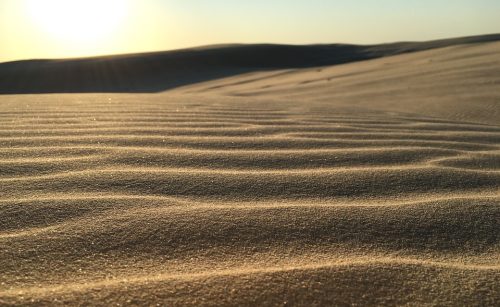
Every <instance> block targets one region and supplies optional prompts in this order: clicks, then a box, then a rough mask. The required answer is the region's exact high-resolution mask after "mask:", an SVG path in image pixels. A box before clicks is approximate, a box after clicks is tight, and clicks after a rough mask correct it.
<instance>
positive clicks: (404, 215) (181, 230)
mask: <svg viewBox="0 0 500 307" xmlns="http://www.w3.org/2000/svg"><path fill="white" fill-rule="evenodd" d="M398 46H400V45H398ZM405 46H408V45H405ZM393 47H394V46H393ZM393 47H391V48H393ZM432 47H433V48H420V49H418V48H417V49H416V50H409V51H412V52H409V51H408V50H407V51H404V52H394V48H393V49H391V50H392V51H391V52H389V53H388V52H384V54H382V55H380V56H376V57H373V59H365V58H361V59H362V60H363V61H357V60H359V59H356V62H351V61H349V62H351V63H343V64H342V63H330V64H331V65H330V64H329V65H323V66H321V67H312V66H315V65H312V66H311V67H276V68H272V69H271V67H267V68H266V69H260V70H259V69H257V68H255V67H253V68H251V69H250V68H249V66H245V67H241V69H239V70H238V69H235V68H234V66H235V65H236V64H234V63H233V64H234V65H233V66H232V68H231V69H228V70H227V71H226V72H225V73H221V74H219V73H217V72H216V73H215V74H214V75H210V77H207V76H208V74H207V75H205V77H206V78H205V77H203V78H195V77H193V78H194V79H190V80H191V81H192V82H181V83H180V84H176V86H174V85H173V84H171V86H167V87H171V88H169V90H168V91H165V92H159V93H94V94H91V93H86V94H77V93H69V94H68V93H66V94H25V95H18V94H12V95H3V96H0V221H1V222H0V305H9V304H23V305H33V306H39V305H89V304H90V305H103V306H110V305H156V304H159V305H166V306H172V305H178V306H184V305H271V306H280V305H286V306H289V305H290V306H296V305H299V306H315V305H340V306H343V305H355V306H357V305H417V306H421V305H431V306H434V305H435V306H444V305H450V306H464V305H467V306H498V304H500V43H499V42H489V41H481V40H479V41H473V42H468V41H466V42H463V41H462V42H458V43H454V44H447V45H444V46H441V45H432ZM437 47H439V48H437ZM371 48H372V50H373V48H374V47H371ZM427 49H430V50H427ZM203 50H204V49H202V51H203ZM209 50H211V49H209ZM384 50H386V49H384ZM392 54H395V55H392ZM370 58H371V57H370ZM315 64H318V63H315ZM319 64H321V63H319ZM334 64H336V65H334ZM4 65H6V64H4ZM8 65H10V66H9V67H12V65H19V63H17V64H12V63H11V64H8ZM30 65H32V64H30ZM284 66H286V65H284ZM299 66H300V65H299ZM302 66H307V65H302ZM1 67H2V66H1V65H0V68H1ZM4 68H5V66H4ZM9 69H12V68H9ZM5 71H6V70H4V72H5ZM9 73H11V72H9ZM190 73H191V74H196V70H193V71H192V72H190ZM0 75H1V73H0ZM5 76H6V75H4V79H3V80H4V83H3V87H2V86H0V88H2V89H3V91H4V92H8V89H9V87H8V86H7V85H5V84H6V83H5V82H6V81H5V80H7V77H5ZM221 77H224V78H221ZM124 78H125V77H124ZM186 78H187V77H186ZM186 80H187V79H186ZM129 81H130V80H129ZM30 82H32V81H30ZM40 82H43V80H41V81H40ZM130 82H132V83H133V82H135V81H130ZM17 84H18V85H19V82H18V83H17ZM54 84H56V83H54ZM109 84H112V82H110V83H108V85H109ZM93 86H95V84H94V85H92V84H91V83H88V87H87V89H88V91H89V92H90V91H92V90H96V88H95V87H93ZM30 88H31V89H33V88H32V87H28V88H27V89H30ZM139 88H140V89H142V90H144V91H145V92H148V91H149V90H150V89H146V88H145V87H141V86H139V85H138V87H137V89H139ZM154 88H155V89H157V87H156V86H154ZM15 89H16V90H15V91H14V92H16V91H20V92H22V89H23V88H22V87H21V86H20V85H19V86H18V87H17V88H15ZM25 89H26V88H25ZM65 89H70V87H68V86H67V85H65ZM165 89H168V88H165ZM38 90H40V88H38ZM58 90H60V89H57V88H52V91H54V92H56V91H58ZM79 90H81V88H80V89H74V88H73V89H72V90H68V91H74V92H78V91H79ZM162 90H163V89H162ZM34 91H35V92H37V90H34ZM50 91H51V90H47V92H50ZM96 91H104V92H105V91H106V88H100V89H97V90H96ZM25 92H30V91H29V90H27V91H25ZM42 92H43V91H42Z"/></svg>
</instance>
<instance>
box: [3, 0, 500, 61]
mask: <svg viewBox="0 0 500 307" xmlns="http://www.w3.org/2000/svg"><path fill="white" fill-rule="evenodd" d="M499 16H500V1H498V0H475V1H469V0H433V1H431V0H419V1H401V0H378V1H377V0H358V1H348V0H337V1H335V0H253V1H239V0H233V1H229V0H0V62H5V61H11V60H19V59H32V58H64V57H78V56H93V55H104V54H120V53H131V52H146V51H158V50H170V49H178V48H185V47H193V46H202V45H211V44H224V43H288V44H311V43H355V44H372V43H383V42H393V41H415V40H430V39H439V38H449V37H460V36H468V35H480V34H490V33H500V18H499Z"/></svg>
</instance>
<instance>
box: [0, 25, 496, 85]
mask: <svg viewBox="0 0 500 307" xmlns="http://www.w3.org/2000/svg"><path fill="white" fill-rule="evenodd" d="M499 40H500V34H492V35H484V36H473V37H465V38H455V39H446V40H437V41H430V42H402V43H392V44H381V45H348V44H333V45H310V46H293V45H272V44H261V45H216V46H207V47H200V48H192V49H183V50H174V51H167V52H155V53H144V54H130V55H119V56H103V57H94V58H81V59H66V60H62V59H61V60H29V61H17V62H9V63H3V64H0V94H22V93H87V92H88V93H95V92H110V93H113V92H117V93H118V92H133V93H142V92H144V93H150V92H160V91H164V90H167V89H172V88H176V87H179V86H183V85H189V84H195V83H199V82H202V81H209V80H214V79H220V78H224V77H229V76H234V75H238V74H241V73H244V72H254V71H262V70H274V69H278V68H306V67H317V66H328V65H336V64H342V63H350V62H356V61H362V60H369V59H374V58H380V57H384V56H390V55H397V54H402V53H408V52H416V51H423V50H428V49H435V48H442V47H449V46H455V45H462V44H473V43H486V42H494V41H499Z"/></svg>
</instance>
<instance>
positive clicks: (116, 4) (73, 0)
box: [26, 0, 130, 44]
mask: <svg viewBox="0 0 500 307" xmlns="http://www.w3.org/2000/svg"><path fill="white" fill-rule="evenodd" d="M26 5H27V9H28V11H29V13H30V15H31V18H32V20H33V23H34V25H35V26H36V27H37V28H39V29H40V30H43V31H44V32H46V33H47V34H48V35H50V36H52V37H53V38H54V39H57V40H62V41H63V42H68V43H78V44H96V43H99V42H101V41H103V40H106V39H109V38H110V37H111V36H112V35H113V34H115V33H116V31H117V29H118V28H119V27H120V26H121V25H122V23H123V22H124V19H125V18H126V15H127V13H128V11H129V9H130V8H129V1H127V0H27V1H26Z"/></svg>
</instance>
